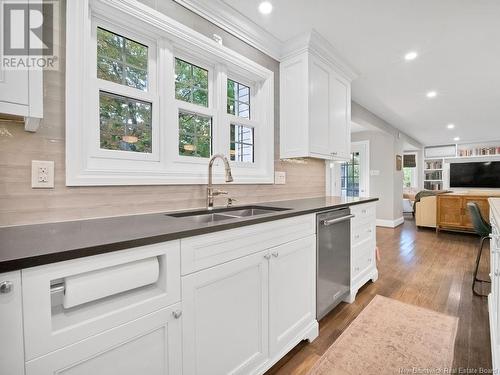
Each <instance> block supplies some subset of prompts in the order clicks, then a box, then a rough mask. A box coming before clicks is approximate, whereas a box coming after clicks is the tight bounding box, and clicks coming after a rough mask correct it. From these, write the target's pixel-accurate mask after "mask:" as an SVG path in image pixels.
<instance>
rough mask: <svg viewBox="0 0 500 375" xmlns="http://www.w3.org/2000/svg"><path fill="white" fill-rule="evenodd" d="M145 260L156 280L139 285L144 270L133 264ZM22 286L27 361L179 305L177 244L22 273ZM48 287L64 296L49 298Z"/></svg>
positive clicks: (129, 250) (178, 257) (178, 249)
mask: <svg viewBox="0 0 500 375" xmlns="http://www.w3.org/2000/svg"><path fill="white" fill-rule="evenodd" d="M151 259H153V260H154V263H155V264H156V267H157V268H156V269H155V270H156V271H157V274H156V275H157V277H156V278H155V279H154V281H152V282H151V281H150V282H147V281H146V282H145V281H144V280H150V279H151V278H149V279H148V277H147V275H146V277H144V273H147V272H148V270H149V268H146V270H144V268H137V264H139V265H140V264H142V262H143V261H144V260H151ZM134 267H135V268H134ZM120 278H121V279H120ZM136 281H137V283H135V282H136ZM22 282H23V312H24V337H25V350H26V360H31V359H34V358H36V357H39V356H41V355H44V354H47V353H50V352H52V351H54V350H57V349H60V348H63V347H65V346H67V345H70V344H73V343H76V342H78V341H81V340H83V339H86V338H88V337H90V336H93V335H96V334H98V333H101V332H103V331H105V330H109V329H111V328H114V327H117V326H119V325H121V324H124V323H126V322H129V321H132V320H134V319H137V318H139V317H141V316H144V315H147V314H150V313H152V312H154V311H156V310H159V309H161V308H164V307H167V306H169V305H172V304H174V303H177V302H179V301H180V247H179V241H171V242H165V243H160V244H155V245H148V246H142V247H137V248H133V249H128V250H123V251H118V252H113V253H108V254H101V255H96V256H91V257H87V258H80V259H74V260H70V261H65V262H59V263H54V264H49V265H44V266H40V267H34V268H28V269H26V270H23V271H22ZM54 283H56V284H58V285H62V287H64V288H65V291H64V293H65V295H64V296H63V295H62V293H51V284H52V285H53V284H54ZM103 291H104V292H105V291H108V293H103ZM69 293H73V296H72V297H71V298H69V297H70V296H69V295H68V294H69ZM68 300H71V303H69V304H67V303H66V302H67V301H68ZM75 301H76V302H75ZM65 306H66V307H65ZM68 306H70V307H68Z"/></svg>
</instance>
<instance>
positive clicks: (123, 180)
mask: <svg viewBox="0 0 500 375" xmlns="http://www.w3.org/2000/svg"><path fill="white" fill-rule="evenodd" d="M97 26H100V27H102V28H104V29H106V30H108V31H110V32H114V33H116V34H119V35H121V36H123V37H125V38H128V39H131V40H133V41H136V42H138V43H142V44H144V45H146V46H148V86H149V87H148V91H147V92H146V91H142V90H139V89H135V88H132V87H127V86H125V85H121V84H118V83H113V82H108V81H105V80H101V79H98V78H97V67H96V62H97V48H96V30H97ZM67 40H68V41H71V43H68V45H67V64H66V67H67V68H66V184H67V185H68V186H84V185H151V184H165V185H168V184H205V183H206V181H207V177H208V176H207V173H208V172H207V170H208V168H207V165H208V158H202V157H193V156H183V155H179V127H178V116H179V111H180V110H181V111H185V112H191V113H195V114H200V115H204V116H210V117H212V154H215V153H223V154H225V155H226V156H228V158H229V150H230V143H229V139H230V124H237V125H244V126H249V127H252V128H254V163H248V162H246V163H241V162H236V161H235V162H231V167H232V169H233V176H234V180H235V183H242V184H245V183H252V184H255V183H273V182H274V105H273V103H274V74H273V72H272V71H270V70H269V69H267V68H265V67H262V66H261V65H259V64H257V63H255V62H253V61H251V60H249V59H248V58H246V57H244V56H242V55H240V54H238V53H236V52H235V51H233V50H230V49H228V48H226V47H224V46H221V45H219V44H218V43H216V42H214V41H213V40H211V39H209V38H207V37H205V36H203V35H202V34H199V33H197V32H195V31H194V30H192V29H190V28H188V27H186V26H184V25H182V24H180V23H178V22H176V21H174V20H172V19H170V18H169V17H167V16H165V15H163V14H160V13H159V12H156V11H154V10H153V9H151V8H149V7H148V6H146V5H144V4H142V3H139V2H138V1H136V0H121V1H120V2H116V1H114V0H79V1H70V2H68V4H67ZM89 51H90V52H89ZM176 57H177V58H180V59H182V60H185V61H187V62H189V63H192V64H194V65H197V66H200V67H202V68H204V69H207V70H208V72H209V99H208V100H209V106H208V108H207V107H203V106H198V105H195V104H193V103H188V102H184V101H181V100H177V99H175V65H174V63H175V58H176ZM228 76H229V78H230V79H233V80H235V81H237V82H240V83H242V84H245V85H247V86H249V87H250V91H251V98H250V106H251V107H250V110H251V115H250V117H251V120H247V119H243V118H240V117H237V116H233V115H229V114H227V113H226V112H227V77H228ZM99 89H101V90H103V91H107V92H111V93H114V94H117V95H121V96H125V97H129V98H133V99H138V100H141V101H146V102H149V103H152V110H153V113H152V122H153V123H152V137H153V139H152V153H140V152H132V151H118V150H116V151H115V150H104V149H100V139H99V136H100V135H99ZM92 124H94V126H90V125H92ZM214 172H215V175H214V182H215V183H219V182H223V180H224V171H223V168H220V167H219V168H215V169H214Z"/></svg>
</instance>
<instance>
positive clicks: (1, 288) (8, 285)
mask: <svg viewBox="0 0 500 375" xmlns="http://www.w3.org/2000/svg"><path fill="white" fill-rule="evenodd" d="M13 287H14V284H12V281H2V282H1V283H0V294H8V293H10V292H12V289H13Z"/></svg>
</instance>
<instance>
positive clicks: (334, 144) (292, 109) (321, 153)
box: [280, 33, 354, 160]
mask: <svg viewBox="0 0 500 375" xmlns="http://www.w3.org/2000/svg"><path fill="white" fill-rule="evenodd" d="M330 48H331V47H330V46H329V45H327V44H326V43H325V42H324V41H323V40H322V38H321V37H320V36H319V35H317V34H315V33H312V34H310V35H309V36H308V37H307V38H303V37H301V38H298V40H294V41H292V42H291V43H290V44H289V45H288V46H287V47H286V48H285V50H286V53H285V57H284V58H283V60H282V62H281V64H280V156H281V158H294V157H316V158H321V159H332V160H346V159H349V155H350V149H351V129H350V127H351V124H350V122H351V83H350V82H351V80H352V78H353V77H354V75H353V74H352V73H351V71H350V70H349V69H348V68H347V67H346V66H345V65H343V66H342V67H343V69H342V68H339V66H341V65H340V64H338V58H337V57H335V56H334V55H333V53H332V52H331V50H330Z"/></svg>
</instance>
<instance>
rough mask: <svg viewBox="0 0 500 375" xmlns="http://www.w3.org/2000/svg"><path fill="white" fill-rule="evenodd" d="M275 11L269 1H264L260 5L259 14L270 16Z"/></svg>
mask: <svg viewBox="0 0 500 375" xmlns="http://www.w3.org/2000/svg"><path fill="white" fill-rule="evenodd" d="M272 11H273V4H271V3H270V2H269V1H263V2H262V3H260V4H259V12H261V13H262V14H270V13H271V12H272Z"/></svg>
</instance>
